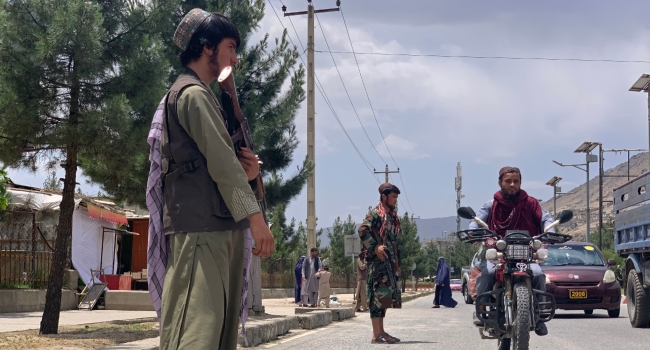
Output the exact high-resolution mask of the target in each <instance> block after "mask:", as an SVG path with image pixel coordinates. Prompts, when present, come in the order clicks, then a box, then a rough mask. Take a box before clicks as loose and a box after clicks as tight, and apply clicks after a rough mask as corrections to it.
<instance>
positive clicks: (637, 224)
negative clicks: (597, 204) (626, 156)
mask: <svg viewBox="0 0 650 350" xmlns="http://www.w3.org/2000/svg"><path fill="white" fill-rule="evenodd" d="M648 185H650V173H645V174H643V175H641V176H639V177H637V178H636V179H634V180H632V181H630V182H628V183H626V184H625V185H623V186H621V187H618V188H615V189H614V213H616V216H615V218H614V250H615V251H616V253H617V254H618V255H619V256H621V257H624V258H627V259H626V261H625V276H626V277H624V278H626V279H627V281H626V283H625V284H626V287H625V295H627V313H628V316H629V318H630V323H631V324H632V327H634V328H641V327H647V326H649V325H650V295H649V294H650V293H649V292H648V290H649V289H648V287H649V286H650V240H649V239H648V233H647V232H648V229H650V201H649V200H650V191H648V190H647V187H648Z"/></svg>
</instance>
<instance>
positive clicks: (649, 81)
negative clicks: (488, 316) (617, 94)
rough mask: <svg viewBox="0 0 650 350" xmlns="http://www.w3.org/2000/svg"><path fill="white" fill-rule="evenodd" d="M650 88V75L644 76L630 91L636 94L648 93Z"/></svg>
mask: <svg viewBox="0 0 650 350" xmlns="http://www.w3.org/2000/svg"><path fill="white" fill-rule="evenodd" d="M649 86H650V74H643V75H641V77H640V78H639V79H638V80H637V81H636V82H635V83H634V85H632V87H631V88H630V90H629V91H635V92H641V91H643V92H648V87H649Z"/></svg>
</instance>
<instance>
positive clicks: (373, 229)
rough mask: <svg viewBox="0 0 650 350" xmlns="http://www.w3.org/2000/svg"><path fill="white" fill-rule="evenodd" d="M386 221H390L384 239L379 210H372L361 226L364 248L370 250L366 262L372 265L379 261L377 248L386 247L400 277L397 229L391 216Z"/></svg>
mask: <svg viewBox="0 0 650 350" xmlns="http://www.w3.org/2000/svg"><path fill="white" fill-rule="evenodd" d="M386 220H389V221H388V223H387V224H386V237H385V238H384V239H382V237H381V236H380V235H379V230H380V229H381V225H382V218H381V216H379V211H378V210H377V208H374V209H372V210H371V211H370V212H369V213H368V215H366V218H365V220H363V223H362V224H361V226H359V230H358V233H359V237H360V238H361V242H362V244H363V246H364V247H365V248H366V249H368V256H367V258H366V260H367V261H368V262H369V263H370V262H373V261H374V260H378V259H377V256H376V255H375V248H377V246H380V245H382V244H383V245H385V246H386V247H387V249H388V251H389V253H390V256H391V258H392V260H393V266H394V267H395V270H396V272H397V274H398V275H399V270H400V269H399V266H400V256H399V248H398V246H397V235H396V233H395V227H394V225H393V222H392V218H391V216H390V215H386Z"/></svg>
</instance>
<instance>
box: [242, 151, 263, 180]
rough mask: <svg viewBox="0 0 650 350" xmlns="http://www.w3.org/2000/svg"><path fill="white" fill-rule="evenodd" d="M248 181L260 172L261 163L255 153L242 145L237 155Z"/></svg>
mask: <svg viewBox="0 0 650 350" xmlns="http://www.w3.org/2000/svg"><path fill="white" fill-rule="evenodd" d="M237 158H239V162H240V163H241V166H242V168H244V171H245V172H246V177H247V178H248V181H253V180H254V179H255V178H256V177H257V175H259V174H260V164H259V161H258V159H257V157H256V156H255V154H254V153H253V152H252V151H251V150H250V149H248V148H246V147H242V148H241V149H240V151H239V154H238V155H237Z"/></svg>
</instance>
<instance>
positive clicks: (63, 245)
mask: <svg viewBox="0 0 650 350" xmlns="http://www.w3.org/2000/svg"><path fill="white" fill-rule="evenodd" d="M76 178H77V149H76V145H69V146H68V149H67V160H66V165H65V181H64V185H63V199H62V200H61V205H60V208H61V209H60V213H59V225H58V226H57V228H56V246H55V248H54V258H53V260H52V266H51V267H50V275H49V277H48V280H47V293H46V295H45V310H43V318H42V319H41V329H40V334H56V333H57V331H58V328H59V312H60V311H61V288H62V286H63V270H64V269H65V263H66V255H67V252H68V241H69V238H70V236H71V235H72V214H73V212H74V191H75V184H76Z"/></svg>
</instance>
